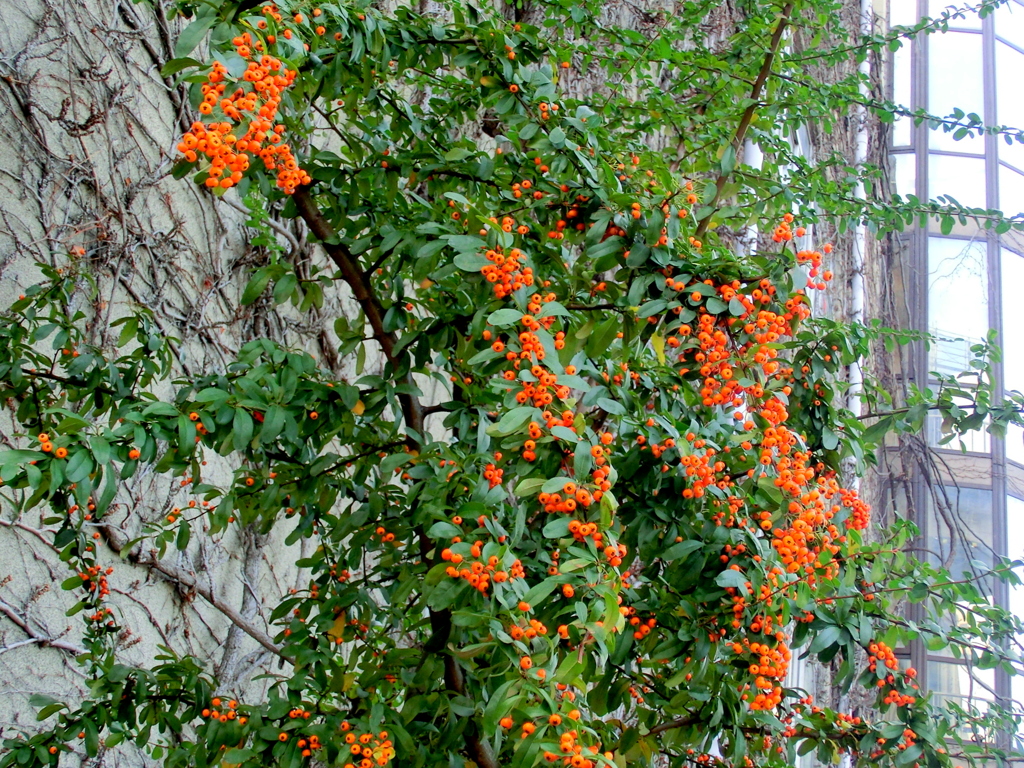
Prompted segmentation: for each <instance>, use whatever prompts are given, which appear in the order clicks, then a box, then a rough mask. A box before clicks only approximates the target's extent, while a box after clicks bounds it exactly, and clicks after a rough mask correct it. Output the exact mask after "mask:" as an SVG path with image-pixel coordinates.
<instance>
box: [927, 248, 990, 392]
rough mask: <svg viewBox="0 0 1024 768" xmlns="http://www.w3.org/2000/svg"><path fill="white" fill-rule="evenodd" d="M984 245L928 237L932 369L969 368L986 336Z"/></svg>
mask: <svg viewBox="0 0 1024 768" xmlns="http://www.w3.org/2000/svg"><path fill="white" fill-rule="evenodd" d="M985 255H986V248H985V243H984V242H975V241H972V240H953V239H951V238H945V237H929V238H928V330H929V331H930V332H931V333H932V334H934V335H935V336H936V337H937V339H936V340H935V341H933V342H932V347H931V350H930V352H929V365H930V366H931V368H930V370H933V371H939V372H940V373H949V374H957V373H960V372H962V371H964V370H966V369H967V367H968V365H967V364H968V361H970V360H971V359H972V358H971V353H970V347H971V345H972V344H975V343H977V342H978V341H981V340H982V339H984V338H985V336H987V335H988V268H987V259H986V258H985Z"/></svg>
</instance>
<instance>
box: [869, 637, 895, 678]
mask: <svg viewBox="0 0 1024 768" xmlns="http://www.w3.org/2000/svg"><path fill="white" fill-rule="evenodd" d="M868 652H869V653H870V654H871V655H870V656H868V669H870V670H871V671H872V672H874V671H875V669H876V668H877V667H878V665H879V664H881V665H882V666H884V667H885V668H887V669H896V668H897V667H898V666H899V662H898V661H897V660H896V654H895V653H893V651H892V648H890V647H889V646H888V645H886V644H885V643H883V642H882V641H881V640H877V641H875V642H873V643H871V644H870V645H868Z"/></svg>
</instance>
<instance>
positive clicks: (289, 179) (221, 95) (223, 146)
mask: <svg viewBox="0 0 1024 768" xmlns="http://www.w3.org/2000/svg"><path fill="white" fill-rule="evenodd" d="M232 43H233V45H234V46H235V50H236V51H237V52H238V54H239V55H240V56H241V57H242V58H243V59H245V60H246V61H248V64H247V67H246V70H245V72H244V73H243V75H242V78H241V80H240V83H245V85H241V84H239V86H238V87H237V88H236V89H235V90H234V91H233V92H231V93H230V94H228V93H227V83H226V82H224V81H225V79H226V77H227V69H226V68H225V67H224V65H223V64H221V63H220V62H214V64H213V68H212V69H211V71H210V73H209V74H208V75H207V80H208V82H207V83H205V84H204V85H203V87H202V91H203V101H202V103H201V104H200V105H199V111H200V112H201V113H202V114H204V115H210V114H212V113H213V112H214V110H215V109H217V108H219V109H220V111H221V112H222V113H223V114H224V116H225V117H227V118H228V120H231V121H233V122H227V121H223V122H213V123H211V124H209V125H206V124H204V123H202V122H201V121H196V122H195V123H193V124H192V126H191V128H190V129H189V130H188V131H187V132H186V133H185V135H184V136H183V137H182V140H181V142H179V144H178V151H179V152H181V153H182V155H183V156H184V157H185V159H186V160H187V161H188V162H190V163H194V162H196V161H197V160H198V159H199V157H200V156H203V157H205V158H206V159H207V160H208V161H209V162H210V166H209V172H208V174H209V175H208V177H207V179H206V181H205V182H204V183H205V184H206V186H207V187H221V188H223V189H228V188H230V187H233V186H234V185H236V184H237V183H238V182H239V181H241V179H242V175H243V174H244V173H245V172H246V171H247V170H248V169H249V163H250V158H251V157H256V156H258V157H259V158H260V159H261V160H262V161H263V164H264V166H265V167H266V168H267V170H268V171H276V172H277V186H278V187H279V188H280V189H281V190H282V191H283V192H284V193H285V194H291V193H292V192H294V191H295V189H296V187H298V186H299V185H300V184H308V183H309V182H310V177H309V175H308V174H307V173H305V172H304V171H303V170H302V169H301V168H299V165H298V162H297V161H296V160H295V157H294V155H293V154H292V150H291V147H290V146H289V145H288V144H287V143H282V141H281V137H282V134H283V133H284V130H285V129H284V126H283V125H280V124H279V125H274V119H275V117H276V116H277V112H278V109H279V107H280V105H281V99H282V96H283V94H284V92H285V90H286V89H287V88H288V87H289V86H290V85H292V83H293V82H294V80H295V77H296V76H297V74H298V73H297V71H295V70H291V69H286V68H285V67H284V65H283V64H282V62H281V61H280V60H279V59H277V58H275V57H273V56H269V55H266V54H264V55H263V56H261V57H260V59H259V61H256V60H255V59H254V58H253V50H252V48H253V47H257V48H259V47H261V46H262V44H261V43H260V42H259V41H256V42H255V44H254V43H253V40H252V37H251V35H250V34H249V33H248V32H247V33H245V34H244V35H241V36H240V37H236V38H234V39H233V40H232ZM248 116H251V119H250V121H249V124H248V127H247V128H246V131H245V133H244V134H242V135H241V136H238V135H236V134H235V133H234V132H233V129H234V127H235V126H234V124H239V123H241V122H242V121H244V120H245V119H246V118H247V117H248ZM233 123H234V124H233Z"/></svg>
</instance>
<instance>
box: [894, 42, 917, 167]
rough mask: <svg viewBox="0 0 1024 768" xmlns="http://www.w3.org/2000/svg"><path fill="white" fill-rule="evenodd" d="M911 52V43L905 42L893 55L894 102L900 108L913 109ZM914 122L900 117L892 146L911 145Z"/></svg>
mask: <svg viewBox="0 0 1024 768" xmlns="http://www.w3.org/2000/svg"><path fill="white" fill-rule="evenodd" d="M910 51H911V43H910V41H909V40H907V41H904V43H903V47H902V48H900V49H899V50H898V51H896V52H894V53H893V55H892V100H893V101H894V102H896V103H897V104H899V105H900V106H903V107H907V108H908V109H912V108H913V106H914V105H913V104H911V98H910ZM913 125H914V123H913V121H912V120H911V119H910V118H909V117H899V118H897V119H896V120H895V122H893V125H892V144H893V146H894V147H905V146H908V145H909V144H910V143H911V133H912V130H913Z"/></svg>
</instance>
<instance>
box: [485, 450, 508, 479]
mask: <svg viewBox="0 0 1024 768" xmlns="http://www.w3.org/2000/svg"><path fill="white" fill-rule="evenodd" d="M500 458H501V454H500V453H499V454H496V455H495V460H500ZM504 473H505V470H503V469H500V468H499V467H498V465H497V464H494V463H490V464H488V465H487V466H486V467H484V479H485V480H487V482H488V484H489V485H490V487H491V488H494V487H496V486H499V485H501V479H502V475H504Z"/></svg>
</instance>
